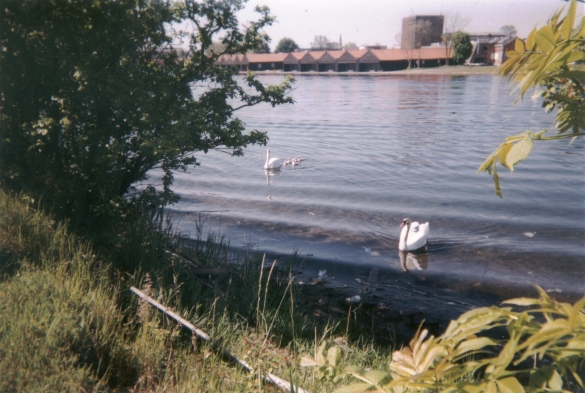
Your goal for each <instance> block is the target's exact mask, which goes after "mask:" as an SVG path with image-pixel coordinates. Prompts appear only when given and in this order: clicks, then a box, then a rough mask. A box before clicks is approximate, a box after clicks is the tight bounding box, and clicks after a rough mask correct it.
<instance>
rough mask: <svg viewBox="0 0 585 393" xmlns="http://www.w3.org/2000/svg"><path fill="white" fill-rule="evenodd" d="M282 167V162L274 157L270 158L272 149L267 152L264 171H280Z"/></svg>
mask: <svg viewBox="0 0 585 393" xmlns="http://www.w3.org/2000/svg"><path fill="white" fill-rule="evenodd" d="M281 166H282V160H281V159H280V158H277V157H274V158H270V149H267V150H266V162H265V163H264V169H278V168H280V167H281Z"/></svg>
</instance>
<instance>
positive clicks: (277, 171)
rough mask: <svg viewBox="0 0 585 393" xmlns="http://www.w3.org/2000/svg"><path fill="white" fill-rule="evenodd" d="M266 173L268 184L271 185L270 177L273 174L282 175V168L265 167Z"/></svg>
mask: <svg viewBox="0 0 585 393" xmlns="http://www.w3.org/2000/svg"><path fill="white" fill-rule="evenodd" d="M264 174H265V175H266V185H268V186H269V185H270V178H271V177H272V176H278V175H280V168H273V169H264Z"/></svg>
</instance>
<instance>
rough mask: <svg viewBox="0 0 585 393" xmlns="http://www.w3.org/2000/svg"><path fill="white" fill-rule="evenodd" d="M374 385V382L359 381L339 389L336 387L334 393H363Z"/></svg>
mask: <svg viewBox="0 0 585 393" xmlns="http://www.w3.org/2000/svg"><path fill="white" fill-rule="evenodd" d="M371 387H372V384H369V383H364V382H358V383H352V384H351V385H347V386H342V387H340V388H339V389H335V390H334V393H362V392H365V391H366V390H368V389H369V388H371Z"/></svg>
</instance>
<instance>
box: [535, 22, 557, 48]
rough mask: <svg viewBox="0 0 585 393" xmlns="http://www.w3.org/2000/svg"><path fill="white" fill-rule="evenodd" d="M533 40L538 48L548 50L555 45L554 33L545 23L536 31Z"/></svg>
mask: <svg viewBox="0 0 585 393" xmlns="http://www.w3.org/2000/svg"><path fill="white" fill-rule="evenodd" d="M534 40H535V41H536V44H537V45H538V46H539V47H540V49H542V50H544V51H546V52H548V51H549V50H551V49H552V48H553V47H554V46H555V33H554V32H553V29H552V28H551V27H550V26H548V25H546V26H543V27H541V28H540V29H539V30H538V31H537V32H536V35H535V36H534Z"/></svg>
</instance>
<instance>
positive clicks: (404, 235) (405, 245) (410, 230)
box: [398, 218, 429, 251]
mask: <svg viewBox="0 0 585 393" xmlns="http://www.w3.org/2000/svg"><path fill="white" fill-rule="evenodd" d="M400 226H401V227H402V232H400V241H399V243H398V249H399V250H400V251H414V250H418V249H419V248H423V247H424V246H425V245H426V244H427V236H429V223H428V222H425V223H422V224H419V223H418V222H416V221H415V222H411V221H410V218H405V219H404V220H402V224H400Z"/></svg>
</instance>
